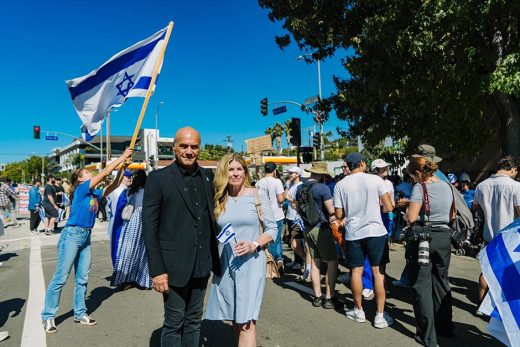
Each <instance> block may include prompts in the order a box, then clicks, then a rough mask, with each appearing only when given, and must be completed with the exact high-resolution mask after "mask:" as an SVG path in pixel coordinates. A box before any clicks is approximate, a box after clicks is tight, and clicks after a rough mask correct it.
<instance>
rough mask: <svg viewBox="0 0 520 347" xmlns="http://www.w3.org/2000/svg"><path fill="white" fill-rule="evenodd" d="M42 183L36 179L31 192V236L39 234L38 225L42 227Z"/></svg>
mask: <svg viewBox="0 0 520 347" xmlns="http://www.w3.org/2000/svg"><path fill="white" fill-rule="evenodd" d="M41 186H42V181H41V180H40V179H35V180H34V182H33V186H32V188H31V190H29V212H31V221H30V222H29V229H30V230H31V234H37V233H38V225H40V222H41V219H40V208H41V203H42V195H41V193H40V187H41Z"/></svg>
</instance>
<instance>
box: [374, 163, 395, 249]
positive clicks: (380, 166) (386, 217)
mask: <svg viewBox="0 0 520 347" xmlns="http://www.w3.org/2000/svg"><path fill="white" fill-rule="evenodd" d="M389 166H390V164H388V163H387V162H386V161H384V159H376V160H374V161H373V162H372V164H370V171H372V173H373V174H374V175H378V176H379V177H381V178H382V179H383V182H384V183H385V186H386V189H387V191H388V194H390V200H392V205H394V206H395V197H394V184H393V183H392V181H390V180H389V179H388V167H389ZM381 219H382V220H383V224H384V225H385V228H386V230H387V231H388V236H389V237H390V239H391V237H392V223H391V221H392V220H393V219H394V212H393V211H390V212H388V213H383V212H381Z"/></svg>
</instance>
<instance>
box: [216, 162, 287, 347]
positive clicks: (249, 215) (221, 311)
mask: <svg viewBox="0 0 520 347" xmlns="http://www.w3.org/2000/svg"><path fill="white" fill-rule="evenodd" d="M214 186H215V218H216V219H217V223H218V225H219V227H220V228H221V231H220V233H219V234H218V240H219V254H220V264H221V272H222V274H221V276H217V275H215V276H213V280H212V285H211V289H210V293H209V297H208V307H207V310H206V319H208V320H229V321H233V329H234V331H235V336H236V337H237V338H238V341H237V342H238V345H239V346H254V345H256V328H255V326H256V321H257V320H258V316H259V313H260V306H261V304H262V298H263V295H264V287H265V276H266V255H265V252H264V251H263V249H264V248H265V247H266V246H267V245H268V244H269V242H271V241H272V240H274V239H276V236H277V233H278V228H277V225H276V220H275V217H274V213H273V211H272V209H271V203H270V201H269V197H268V196H267V194H266V193H265V192H264V191H262V190H258V189H256V188H253V187H252V185H251V176H250V174H249V170H248V168H247V165H246V162H245V160H244V158H243V157H242V156H240V155H238V154H235V153H231V154H227V155H225V156H224V157H223V158H222V159H221V160H220V162H219V164H218V166H217V170H216V174H215V181H214ZM237 240H238V241H237Z"/></svg>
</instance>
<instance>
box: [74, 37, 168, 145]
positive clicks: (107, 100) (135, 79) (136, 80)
mask: <svg viewBox="0 0 520 347" xmlns="http://www.w3.org/2000/svg"><path fill="white" fill-rule="evenodd" d="M166 30H167V28H164V29H162V30H160V31H158V32H157V33H155V34H154V35H152V36H151V37H149V38H147V39H145V40H143V41H140V42H138V43H136V44H135V45H133V46H132V47H130V48H127V49H125V50H124V51H121V52H119V53H117V54H116V55H114V56H113V57H112V58H110V59H109V60H108V61H107V62H106V63H104V64H103V65H102V66H101V67H100V68H98V69H97V70H94V71H92V72H91V73H89V74H88V75H85V76H82V77H78V78H74V79H72V80H68V81H66V83H67V87H68V88H69V92H70V96H71V97H72V102H73V103H74V107H75V108H76V111H77V113H78V115H79V118H80V119H81V121H82V122H83V125H82V127H81V132H82V135H83V138H84V139H85V140H86V141H89V140H91V139H92V138H93V137H94V136H95V135H96V134H97V133H98V132H99V131H100V130H101V125H102V123H103V120H104V119H105V117H106V115H107V114H108V112H110V110H111V109H112V108H113V107H118V106H121V105H122V104H123V103H124V102H125V101H126V99H127V98H130V97H144V96H146V92H147V90H148V87H149V86H150V82H151V80H152V75H153V71H154V68H155V65H156V64H157V60H158V59H159V57H160V55H161V51H162V48H163V45H164V40H165V36H166ZM161 67H162V66H160V67H159V72H160V69H161ZM154 88H155V86H154Z"/></svg>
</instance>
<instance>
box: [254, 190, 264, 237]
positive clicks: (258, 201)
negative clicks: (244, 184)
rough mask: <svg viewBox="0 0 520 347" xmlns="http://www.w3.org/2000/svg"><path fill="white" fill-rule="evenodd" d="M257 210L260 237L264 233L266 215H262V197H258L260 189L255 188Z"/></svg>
mask: <svg viewBox="0 0 520 347" xmlns="http://www.w3.org/2000/svg"><path fill="white" fill-rule="evenodd" d="M255 208H256V214H257V215H258V220H259V221H260V224H259V225H260V228H259V229H260V235H262V234H263V232H264V214H263V213H262V204H261V203H260V196H259V195H258V188H255Z"/></svg>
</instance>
